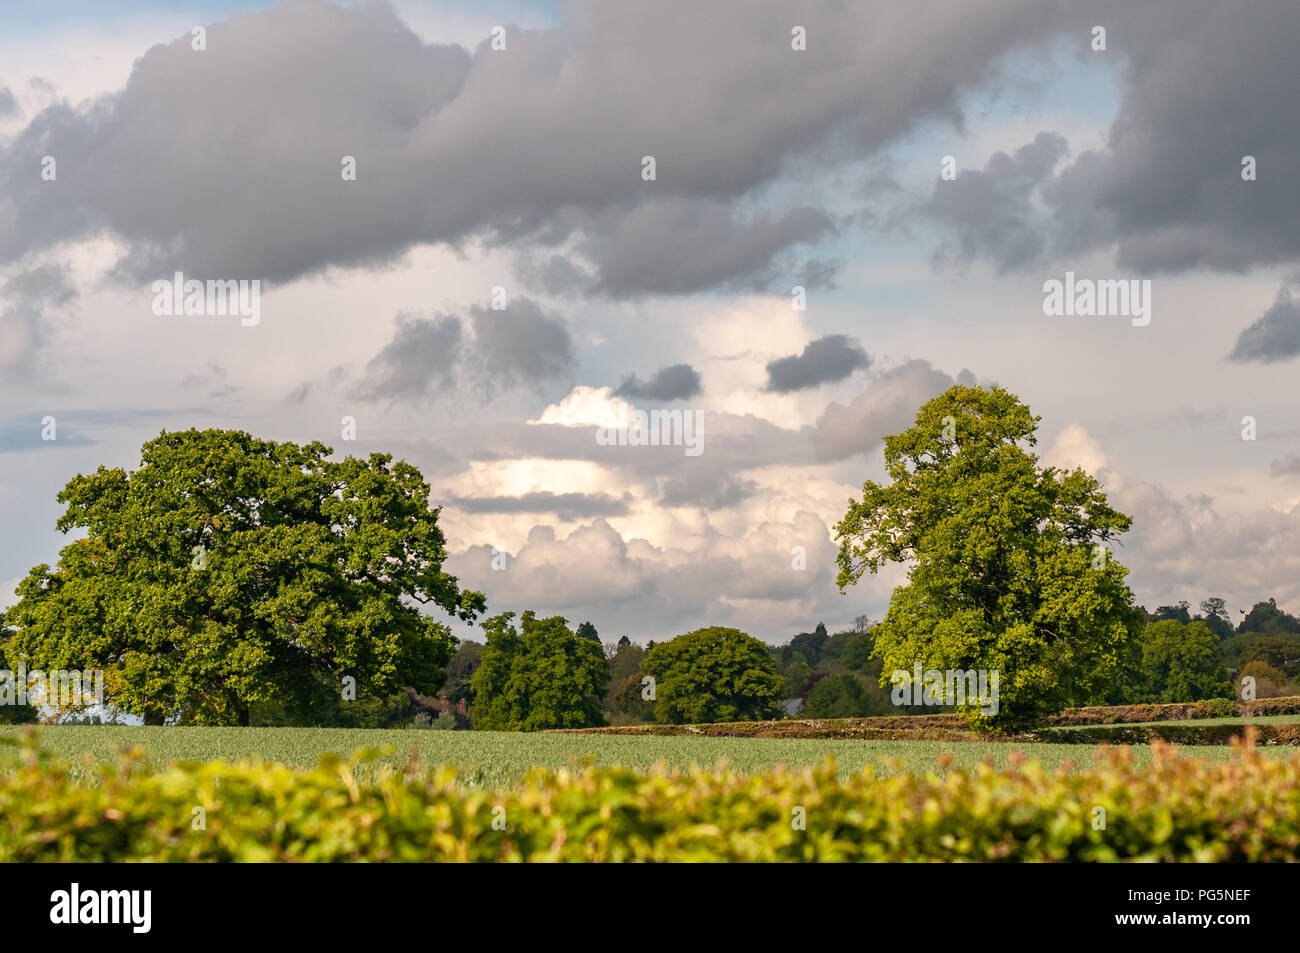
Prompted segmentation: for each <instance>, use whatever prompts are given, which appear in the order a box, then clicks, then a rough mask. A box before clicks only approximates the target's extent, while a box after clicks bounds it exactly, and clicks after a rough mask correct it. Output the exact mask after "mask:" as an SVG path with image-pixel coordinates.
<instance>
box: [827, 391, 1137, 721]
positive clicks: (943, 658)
mask: <svg viewBox="0 0 1300 953" xmlns="http://www.w3.org/2000/svg"><path fill="white" fill-rule="evenodd" d="M1038 421H1039V418H1037V417H1035V416H1033V415H1032V414H1031V413H1030V411H1029V408H1028V407H1027V406H1026V405H1025V404H1024V403H1022V402H1021V401H1020V400H1019V399H1018V398H1016V397H1015V396H1014V395H1013V394H1011V393H1009V392H1008V391H1006V390H1003V389H1002V388H1000V387H993V388H989V389H985V388H980V387H963V386H955V387H952V388H950V389H949V390H947V391H946V392H945V393H943V394H941V395H940V396H938V397H936V398H934V399H933V400H931V401H929V402H927V403H926V404H924V405H923V406H922V407H921V408H920V410H919V412H918V413H917V416H916V422H915V424H914V425H913V426H912V427H911V428H909V429H908V430H906V431H904V432H903V433H900V434H896V435H894V436H890V437H887V438H886V439H885V448H884V449H885V466H886V470H887V472H888V475H889V478H890V480H891V482H890V483H889V484H888V485H880V484H877V483H875V482H873V481H867V482H866V483H865V484H864V485H863V491H862V498H861V499H860V500H851V501H850V503H849V508H848V511H847V513H846V514H845V516H844V518H843V520H841V521H840V522H839V524H838V525H837V526H836V534H837V537H838V540H839V543H840V549H839V555H838V564H839V575H838V580H837V581H838V583H839V586H840V588H841V590H843V589H845V588H847V587H848V586H850V585H853V584H854V583H856V582H857V581H858V580H859V579H861V577H862V576H863V575H864V574H865V573H867V572H871V573H876V572H878V571H879V570H880V569H881V568H882V567H884V566H885V565H887V564H890V563H902V564H906V565H908V566H909V567H910V568H909V573H908V583H907V584H906V585H903V586H900V587H898V588H897V589H895V590H894V593H893V597H892V599H891V602H890V607H889V612H888V614H887V615H886V617H885V620H884V621H883V622H882V623H881V624H880V625H878V626H877V627H876V628H875V629H874V630H873V635H874V637H875V651H876V654H877V656H878V657H879V658H881V660H882V662H883V669H882V674H881V677H882V679H888V678H889V677H890V674H891V673H892V672H893V671H894V670H903V671H907V672H912V671H913V668H914V665H915V664H916V663H918V662H919V663H920V664H921V667H922V668H923V669H924V670H931V669H934V670H939V671H944V670H963V671H965V670H970V669H976V670H981V669H982V670H987V671H988V672H990V673H991V672H998V673H999V680H1000V685H999V692H1000V706H999V713H998V715H997V716H996V723H997V724H996V726H994V725H993V724H992V723H990V722H989V721H988V720H987V719H986V718H985V717H984V716H981V715H979V714H978V712H977V710H976V709H975V708H974V707H973V706H967V708H966V714H967V716H968V718H969V719H970V720H971V721H972V722H973V723H975V724H977V725H981V726H984V727H989V728H994V727H999V728H1008V729H1010V728H1014V727H1017V726H1020V725H1023V724H1029V723H1034V722H1037V721H1040V720H1042V719H1043V718H1044V717H1045V716H1047V715H1049V714H1051V713H1052V712H1055V711H1059V710H1060V709H1061V708H1063V707H1065V706H1067V705H1070V704H1079V703H1082V702H1083V701H1084V700H1085V699H1087V698H1088V697H1089V696H1091V695H1092V694H1094V693H1095V692H1098V691H1100V690H1101V689H1102V688H1103V687H1104V686H1106V685H1107V684H1108V683H1109V682H1111V681H1113V680H1114V678H1115V677H1116V674H1117V672H1118V669H1119V664H1120V661H1121V658H1122V654H1123V650H1124V646H1125V643H1126V642H1127V640H1128V639H1129V638H1130V637H1131V635H1132V634H1133V632H1134V631H1135V630H1137V629H1138V628H1140V626H1141V614H1140V612H1139V611H1138V610H1136V609H1135V608H1134V607H1133V604H1132V594H1131V593H1130V591H1129V589H1128V587H1127V585H1126V584H1125V582H1124V579H1125V576H1126V575H1127V572H1128V571H1127V570H1126V569H1125V568H1124V567H1123V566H1121V565H1120V563H1119V562H1118V561H1117V560H1115V559H1114V558H1113V557H1112V555H1111V552H1110V547H1111V545H1112V543H1113V541H1114V540H1116V539H1117V537H1119V536H1120V535H1121V534H1122V533H1123V532H1125V531H1126V530H1127V529H1128V528H1129V526H1130V522H1131V521H1130V519H1129V517H1128V516H1125V515H1124V514H1123V513H1121V512H1119V511H1118V510H1116V509H1114V508H1112V507H1111V506H1110V505H1109V503H1108V502H1107V501H1106V496H1105V494H1104V493H1103V492H1102V490H1101V487H1100V485H1099V484H1098V482H1097V480H1096V479H1095V478H1093V477H1092V476H1090V475H1089V474H1088V473H1086V472H1084V471H1083V470H1081V469H1075V470H1072V471H1069V472H1066V471H1063V470H1060V469H1057V468H1055V467H1043V466H1041V465H1040V464H1039V462H1038V458H1037V456H1036V455H1035V454H1034V453H1033V452H1032V451H1031V448H1032V447H1034V446H1035V445H1036V443H1037V426H1038Z"/></svg>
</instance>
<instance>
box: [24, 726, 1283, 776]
mask: <svg viewBox="0 0 1300 953" xmlns="http://www.w3.org/2000/svg"><path fill="white" fill-rule="evenodd" d="M22 731H23V729H20V728H11V727H6V728H3V729H0V738H4V737H9V738H17V737H18V736H19V735H20V734H21V732H22ZM39 739H40V745H41V747H43V748H45V749H47V750H49V751H51V752H52V753H54V754H57V755H59V756H61V757H63V758H67V759H69V760H70V761H73V762H74V768H73V775H74V776H78V775H80V774H81V771H82V768H81V767H80V765H81V764H83V763H84V762H85V761H86V760H100V761H111V760H114V759H115V758H116V757H117V754H118V753H119V752H120V751H121V750H122V749H124V748H126V747H129V746H133V745H134V746H140V747H142V748H144V750H145V753H146V755H147V757H148V758H149V759H150V761H151V762H153V763H155V764H158V765H162V764H165V763H166V762H168V761H173V760H176V761H200V760H213V759H222V760H227V761H238V760H240V759H244V758H253V757H257V758H261V759H262V760H266V761H278V762H283V763H285V764H288V765H294V766H300V767H306V766H311V765H314V764H316V762H317V760H318V759H319V757H320V755H321V754H322V753H325V752H333V753H336V754H339V755H344V756H347V755H350V754H352V753H353V752H354V751H356V750H358V749H361V748H390V749H391V752H389V753H387V754H385V755H383V756H382V757H381V758H380V759H379V760H378V761H376V762H375V767H374V768H371V769H370V771H375V770H377V769H382V768H383V767H400V766H401V765H402V764H404V763H405V762H406V760H407V759H408V757H409V756H410V754H411V750H412V748H413V747H414V748H418V749H419V752H420V759H421V761H422V762H424V763H425V764H455V765H457V766H459V767H461V768H463V769H469V773H468V774H467V775H466V776H465V777H464V778H463V780H464V781H465V782H467V783H470V784H472V785H474V786H478V787H487V788H500V787H505V786H509V785H511V784H513V783H514V782H516V781H518V780H519V778H520V777H522V776H523V775H524V774H525V773H527V771H528V770H529V769H530V768H533V767H551V768H561V767H565V766H567V765H571V764H583V763H586V762H588V761H590V762H592V763H594V764H597V765H621V766H624V767H630V768H634V769H645V768H647V767H649V766H650V765H652V764H653V763H655V762H656V761H665V762H667V763H668V764H669V765H672V766H675V767H688V766H690V765H699V766H702V767H711V766H713V765H715V764H717V763H718V762H719V761H723V760H725V761H727V762H728V763H729V764H730V765H731V766H732V767H734V768H736V769H737V770H740V771H743V772H751V771H757V770H761V769H763V768H768V767H772V766H773V765H776V764H779V763H786V764H788V765H791V766H796V765H800V766H801V765H813V764H818V763H820V762H821V761H823V760H824V759H825V758H826V757H827V756H828V755H829V756H833V757H834V758H835V761H836V764H837V766H838V768H839V773H840V776H841V777H848V776H849V775H852V774H856V773H857V772H858V771H860V770H861V769H862V768H863V767H864V766H867V765H874V766H876V768H877V772H878V773H880V774H889V773H891V772H892V771H893V770H896V769H897V770H902V771H908V772H914V773H915V772H921V773H924V772H927V771H934V770H937V759H938V758H939V757H940V756H942V755H945V754H947V755H951V756H952V759H953V760H952V762H951V765H950V766H949V770H953V769H968V768H972V767H974V766H975V765H978V764H979V763H980V762H982V761H983V760H984V759H985V758H986V757H990V756H991V757H992V759H993V763H994V765H995V766H996V767H1002V766H1004V765H1005V764H1006V763H1007V759H1008V757H1009V756H1010V755H1011V754H1012V752H1020V753H1021V754H1024V755H1027V756H1028V757H1030V758H1032V759H1036V760H1038V761H1040V762H1042V764H1043V765H1044V766H1045V767H1048V768H1050V769H1053V770H1054V769H1056V768H1058V767H1060V766H1061V765H1062V764H1067V763H1068V764H1072V765H1074V766H1075V767H1076V768H1077V767H1087V766H1088V765H1089V764H1091V762H1092V751H1093V749H1091V748H1088V747H1084V746H1080V745H1070V744H1043V743H992V742H956V743H954V742H944V741H850V740H839V739H835V740H825V739H822V740H817V739H768V738H710V737H682V736H673V737H662V736H644V735H643V736H635V735H631V736H625V735H574V734H536V733H532V734H522V733H520V734H515V733H499V732H484V731H472V732H471V731H454V732H453V731H375V730H364V729H339V728H177V727H167V728H161V727H150V728H143V727H126V726H116V725H104V726H50V727H45V728H41V729H39ZM1261 750H1262V751H1263V753H1264V754H1265V756H1267V757H1270V758H1277V759H1283V760H1284V759H1286V758H1288V757H1290V756H1291V755H1292V754H1294V753H1295V751H1296V749H1295V748H1274V749H1261ZM1179 751H1180V752H1181V753H1183V754H1185V755H1187V756H1190V757H1196V758H1203V759H1205V760H1208V761H1224V760H1227V759H1228V758H1230V757H1231V755H1232V749H1231V748H1229V747H1228V746H1226V745H1215V746H1200V745H1186V746H1182V747H1180V748H1179ZM1133 756H1134V759H1135V760H1136V761H1137V763H1138V764H1146V763H1149V762H1150V760H1151V758H1152V751H1151V749H1150V748H1149V747H1145V746H1135V747H1134V748H1133ZM882 762H887V763H886V764H884V765H882ZM888 762H896V768H895V766H894V765H893V764H890V763H888ZM363 773H367V774H368V773H370V772H369V771H367V772H363Z"/></svg>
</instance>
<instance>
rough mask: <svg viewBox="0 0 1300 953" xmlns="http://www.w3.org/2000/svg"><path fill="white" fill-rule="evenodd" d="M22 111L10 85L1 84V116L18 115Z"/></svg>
mask: <svg viewBox="0 0 1300 953" xmlns="http://www.w3.org/2000/svg"><path fill="white" fill-rule="evenodd" d="M19 112H20V110H19V108H18V100H16V99H14V94H13V92H12V91H10V89H9V87H8V86H0V116H16V115H18V113H19Z"/></svg>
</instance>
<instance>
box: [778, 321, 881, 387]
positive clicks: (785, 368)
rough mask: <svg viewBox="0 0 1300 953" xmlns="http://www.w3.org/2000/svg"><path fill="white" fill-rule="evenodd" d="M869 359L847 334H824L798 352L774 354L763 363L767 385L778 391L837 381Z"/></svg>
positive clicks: (867, 362)
mask: <svg viewBox="0 0 1300 953" xmlns="http://www.w3.org/2000/svg"><path fill="white" fill-rule="evenodd" d="M869 363H870V360H869V358H868V357H867V352H866V351H864V350H863V349H862V345H861V344H859V343H858V342H857V340H856V339H854V338H851V337H849V336H848V335H847V334H828V335H826V336H825V337H820V338H818V339H817V340H815V341H813V342H812V343H810V344H809V345H808V346H807V347H805V348H804V349H803V353H802V354H792V355H790V356H789V357H782V358H778V359H777V360H775V361H771V362H770V363H769V364H768V365H767V389H768V390H769V391H773V392H774V393H778V394H788V393H790V392H791V391H796V390H805V389H807V388H810V387H817V386H819V385H821V384H829V383H831V382H832V381H840V380H843V379H844V378H846V377H848V376H849V375H850V374H852V373H853V372H854V371H856V370H859V369H860V368H865V367H866V366H867V365H868V364H869Z"/></svg>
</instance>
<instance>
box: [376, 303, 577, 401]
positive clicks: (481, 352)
mask: <svg viewBox="0 0 1300 953" xmlns="http://www.w3.org/2000/svg"><path fill="white" fill-rule="evenodd" d="M466 326H468V327H470V328H472V329H473V337H472V338H467V336H466V334H465V329H466ZM574 364H575V358H574V355H573V341H572V339H571V338H570V336H569V332H568V329H567V328H566V327H565V326H564V323H563V322H562V321H560V320H559V319H558V318H554V317H551V316H549V315H547V314H546V313H545V312H543V311H542V309H541V308H539V307H538V306H537V304H536V303H535V302H533V301H530V300H529V299H527V298H517V299H515V300H514V301H512V302H511V303H510V306H509V307H507V308H505V309H504V310H501V311H493V310H491V309H489V308H482V307H474V308H470V311H469V318H468V320H462V319H461V318H460V317H457V316H456V315H445V314H444V315H435V316H434V317H432V318H423V317H418V316H413V315H405V314H404V315H399V316H398V319H397V331H396V333H395V334H394V335H393V338H392V340H391V341H389V342H388V344H386V345H385V346H384V347H383V349H382V350H381V351H380V352H379V353H378V354H376V355H375V356H374V357H373V358H371V359H370V362H369V363H368V364H367V365H366V370H365V375H364V379H363V380H362V381H361V382H360V383H359V384H357V385H356V386H355V387H354V389H353V390H354V393H355V394H356V395H357V396H358V397H360V398H361V399H363V400H409V399H416V400H418V399H421V398H426V397H430V396H435V395H437V394H440V393H444V392H446V391H449V390H451V389H453V388H456V387H459V386H462V385H465V386H469V387H473V388H475V389H477V390H478V391H479V392H480V393H481V394H482V396H484V397H485V398H491V397H492V396H494V395H495V394H497V393H499V392H501V391H506V390H511V389H513V388H516V387H537V386H539V385H540V384H542V383H544V382H546V381H548V380H551V379H554V378H556V377H561V376H564V375H567V374H570V373H572V371H573V367H574Z"/></svg>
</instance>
